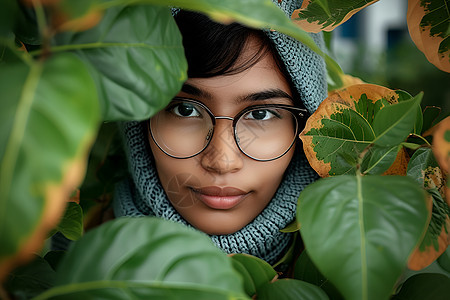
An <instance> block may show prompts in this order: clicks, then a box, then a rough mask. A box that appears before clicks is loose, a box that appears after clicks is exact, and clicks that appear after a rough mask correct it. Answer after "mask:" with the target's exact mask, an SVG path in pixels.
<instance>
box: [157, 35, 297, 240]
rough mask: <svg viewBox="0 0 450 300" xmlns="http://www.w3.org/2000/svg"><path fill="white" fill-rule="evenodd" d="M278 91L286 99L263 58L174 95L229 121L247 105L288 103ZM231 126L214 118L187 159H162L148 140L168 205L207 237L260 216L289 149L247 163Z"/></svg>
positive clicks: (248, 52) (284, 86)
mask: <svg viewBox="0 0 450 300" xmlns="http://www.w3.org/2000/svg"><path fill="white" fill-rule="evenodd" d="M256 44H257V41H254V40H252V39H250V41H249V43H248V44H247V46H246V48H245V49H244V51H243V53H242V55H241V59H248V58H249V57H251V56H252V55H253V54H254V51H252V49H254V47H257V46H256ZM283 93H285V94H287V95H289V96H292V93H291V90H290V87H289V84H288V83H287V81H286V80H285V78H284V77H283V75H282V74H281V72H280V71H279V69H278V67H277V65H276V63H275V61H274V59H273V57H272V56H271V55H269V54H268V55H265V56H264V57H263V58H262V59H260V60H259V61H258V62H257V63H256V64H255V65H253V66H252V67H251V68H249V69H247V70H245V71H243V72H241V73H239V74H235V75H227V76H218V77H212V78H189V79H188V80H187V81H186V83H185V85H184V86H183V89H182V91H181V92H179V93H178V95H177V96H178V97H186V98H191V99H195V100H197V101H199V102H202V103H203V104H205V105H206V106H207V107H208V108H209V109H210V110H211V111H212V113H213V114H214V115H215V116H228V117H234V116H235V115H236V114H237V113H238V112H240V111H241V110H242V109H244V108H246V107H248V106H251V105H258V104H268V103H270V104H272V103H275V104H288V105H293V103H292V101H291V100H290V99H289V98H288V97H286V96H283ZM232 123H233V122H232V121H231V120H228V119H217V120H216V125H215V128H214V135H213V137H212V140H211V141H210V144H209V145H208V147H207V148H206V149H205V150H204V151H203V152H201V153H200V154H198V155H196V156H194V157H191V158H187V159H177V158H173V157H170V156H168V155H166V154H165V153H163V152H162V151H161V150H160V149H159V148H158V146H157V145H156V144H155V143H154V141H153V140H152V138H151V137H150V136H149V142H150V147H151V150H152V153H153V156H154V158H155V163H156V168H157V171H158V175H159V179H160V181H161V183H162V186H163V188H164V190H165V192H166V194H167V196H168V198H169V200H170V202H171V203H172V205H173V206H174V207H175V209H176V210H177V211H178V213H179V214H180V215H181V216H183V218H184V219H185V220H186V221H187V222H189V223H190V224H191V225H192V226H194V227H196V228H197V229H199V230H201V231H203V232H205V233H207V234H214V235H222V234H230V233H234V232H236V231H238V230H239V229H241V228H243V227H244V226H245V225H247V224H248V223H250V222H251V221H252V220H253V219H254V218H255V217H256V216H257V215H258V214H259V213H261V211H262V210H263V209H264V208H265V207H266V206H267V204H268V203H269V202H270V200H271V199H272V197H273V195H274V194H275V192H276V190H277V188H278V186H279V184H280V182H281V180H282V177H283V174H284V172H285V170H286V168H287V166H288V164H289V162H290V161H291V158H292V155H293V151H294V149H293V148H291V149H290V150H289V152H287V153H286V154H285V155H284V156H282V157H281V158H278V159H276V160H272V161H265V162H261V161H256V160H253V159H251V158H249V157H247V156H245V155H244V154H243V153H242V152H241V151H240V150H239V149H238V148H237V146H236V143H235V141H234V138H233V127H232ZM255 138H257V137H255Z"/></svg>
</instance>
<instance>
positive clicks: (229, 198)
mask: <svg viewBox="0 0 450 300" xmlns="http://www.w3.org/2000/svg"><path fill="white" fill-rule="evenodd" d="M192 190H193V192H194V195H195V196H196V197H197V198H198V199H199V200H200V201H202V202H203V203H204V204H206V206H208V207H210V208H214V209H231V208H233V207H235V206H236V205H238V204H239V203H240V202H241V201H242V200H243V199H244V198H245V197H246V196H247V195H248V194H249V193H248V192H245V191H242V190H240V189H238V188H234V187H218V186H208V187H203V188H198V189H196V188H193V189H192Z"/></svg>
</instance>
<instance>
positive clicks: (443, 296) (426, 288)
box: [392, 273, 450, 300]
mask: <svg viewBox="0 0 450 300" xmlns="http://www.w3.org/2000/svg"><path fill="white" fill-rule="evenodd" d="M448 295H450V278H449V277H448V276H446V275H444V274H437V273H422V274H417V275H414V276H412V277H410V278H408V280H406V281H405V283H403V285H402V288H401V290H400V292H399V293H398V294H396V295H395V296H394V297H393V298H392V300H424V299H433V300H447V299H448Z"/></svg>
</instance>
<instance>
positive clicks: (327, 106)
mask: <svg viewBox="0 0 450 300" xmlns="http://www.w3.org/2000/svg"><path fill="white" fill-rule="evenodd" d="M382 98H383V99H385V100H386V101H387V102H386V103H389V104H393V103H397V102H398V100H397V99H398V94H397V93H396V92H395V91H394V90H390V89H388V88H386V87H383V86H378V85H373V84H357V85H352V86H349V87H347V88H343V89H339V90H335V91H333V92H332V93H330V94H329V96H328V97H327V98H326V99H325V100H324V101H323V102H322V103H321V104H320V105H319V107H318V109H317V110H316V111H315V112H314V113H313V114H312V115H311V117H309V119H308V120H307V122H306V125H305V128H304V130H303V131H302V132H301V133H300V135H299V137H300V139H301V140H302V141H303V149H304V152H305V154H306V157H307V159H308V161H309V163H310V164H311V166H312V167H313V169H314V170H315V171H316V172H317V173H318V174H319V175H320V176H321V177H327V176H330V170H332V163H331V162H326V159H324V158H323V157H320V158H319V156H323V155H322V154H318V152H317V149H316V146H318V143H319V142H313V140H314V138H315V137H314V135H311V134H310V132H312V131H315V130H320V129H321V128H322V127H324V125H323V120H330V119H332V116H333V115H334V114H338V113H341V112H342V111H343V110H353V111H356V110H357V108H356V104H358V103H359V101H362V100H361V99H365V100H364V101H368V102H371V103H375V102H377V101H379V100H380V99H382ZM369 118H370V117H369ZM354 142H355V145H356V146H357V147H360V148H361V147H362V148H365V147H367V146H368V145H369V144H370V142H371V141H356V140H355V141H354ZM347 144H348V143H347ZM343 145H344V144H343ZM360 150H362V149H360ZM327 151H328V153H329V155H327V159H331V160H334V159H333V158H331V156H332V155H335V154H333V153H331V152H332V151H330V150H327ZM349 151H354V148H352V149H350V150H349ZM330 153H331V154H330ZM323 154H324V153H323Z"/></svg>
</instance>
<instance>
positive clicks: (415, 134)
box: [409, 133, 431, 147]
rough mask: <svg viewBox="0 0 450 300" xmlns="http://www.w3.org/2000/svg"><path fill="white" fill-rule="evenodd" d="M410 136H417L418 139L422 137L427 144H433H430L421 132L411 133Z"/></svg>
mask: <svg viewBox="0 0 450 300" xmlns="http://www.w3.org/2000/svg"><path fill="white" fill-rule="evenodd" d="M409 136H413V137H416V138H418V139H421V140H422V141H424V142H425V144H427V146H430V147H431V144H430V143H429V142H428V141H427V140H426V139H425V138H424V137H423V136H421V135H420V134H417V133H411V134H410V135H409Z"/></svg>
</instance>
